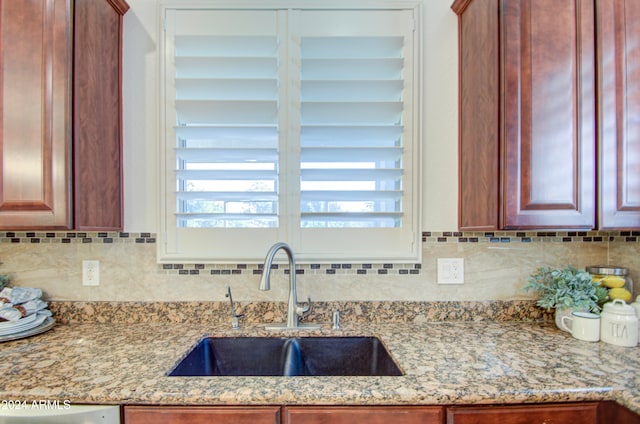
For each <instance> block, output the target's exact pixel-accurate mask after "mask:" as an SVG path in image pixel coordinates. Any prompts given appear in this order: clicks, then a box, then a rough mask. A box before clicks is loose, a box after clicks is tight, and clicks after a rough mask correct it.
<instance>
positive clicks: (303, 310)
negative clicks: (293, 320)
mask: <svg viewBox="0 0 640 424" xmlns="http://www.w3.org/2000/svg"><path fill="white" fill-rule="evenodd" d="M310 309H311V298H310V297H307V304H306V305H305V306H300V305H297V306H296V314H298V316H300V317H301V316H302V315H304V314H306V313H307V312H309V310H310Z"/></svg>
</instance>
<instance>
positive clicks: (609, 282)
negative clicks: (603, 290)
mask: <svg viewBox="0 0 640 424" xmlns="http://www.w3.org/2000/svg"><path fill="white" fill-rule="evenodd" d="M624 282H625V281H624V278H622V277H618V276H617V275H607V276H606V277H604V278H603V279H602V280H601V282H600V284H601V285H604V286H605V287H609V288H610V289H617V288H620V287H622V286H624Z"/></svg>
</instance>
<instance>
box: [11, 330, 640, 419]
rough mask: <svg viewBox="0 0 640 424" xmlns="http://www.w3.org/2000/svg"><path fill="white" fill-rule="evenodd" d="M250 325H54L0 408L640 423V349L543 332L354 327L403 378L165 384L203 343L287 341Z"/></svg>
mask: <svg viewBox="0 0 640 424" xmlns="http://www.w3.org/2000/svg"><path fill="white" fill-rule="evenodd" d="M290 334H292V333H289V332H285V333H277V332H270V331H267V330H264V329H263V327H262V326H260V325H251V326H246V327H244V328H241V329H240V330H232V329H230V328H229V325H228V323H224V324H210V325H206V324H192V323H189V324H180V323H139V324H121V323H120V324H118V323H114V324H101V323H74V324H57V325H56V326H55V327H54V328H53V329H52V330H50V331H48V332H47V333H44V334H40V335H37V336H33V337H29V338H26V339H22V340H16V341H10V342H4V343H0V355H2V357H3V361H1V362H0V373H1V375H3V378H2V379H1V380H0V381H1V382H0V399H4V400H14V401H16V400H22V401H33V400H42V399H50V400H53V399H58V400H68V401H70V402H72V403H76V404H80V403H91V404H153V405H366V406H372V405H454V404H509V403H549V402H571V401H589V400H594V401H595V400H614V401H616V402H618V403H619V404H621V405H623V406H625V407H627V408H629V409H630V410H632V411H634V412H636V413H638V414H640V372H639V371H640V348H622V347H617V346H612V345H608V344H605V343H588V342H582V341H579V340H576V339H573V338H572V337H571V336H570V335H569V334H568V333H564V332H562V331H560V330H558V329H557V328H556V327H555V326H554V325H553V324H551V323H548V322H484V321H483V322H427V323H419V324H408V323H390V324H361V323H358V324H350V325H345V326H344V327H343V329H341V330H331V329H330V328H329V326H325V327H324V329H322V330H319V331H312V332H308V333H307V332H304V333H302V332H295V333H293V334H295V335H309V336H320V335H339V336H350V335H373V336H377V337H379V338H380V340H381V341H382V342H383V343H384V344H385V346H386V347H387V349H388V350H389V352H390V353H391V355H392V356H393V357H394V359H395V360H396V362H397V364H398V365H399V366H400V368H401V369H402V370H403V371H404V373H405V375H403V376H400V377H168V376H167V372H168V371H169V370H170V369H172V368H173V366H174V365H175V364H176V363H177V362H178V361H179V359H180V358H181V357H182V356H184V354H185V353H186V352H187V351H188V350H189V349H190V348H191V347H192V346H193V345H195V343H197V342H198V341H199V340H200V339H201V338H202V337H204V336H207V335H210V336H265V335H290Z"/></svg>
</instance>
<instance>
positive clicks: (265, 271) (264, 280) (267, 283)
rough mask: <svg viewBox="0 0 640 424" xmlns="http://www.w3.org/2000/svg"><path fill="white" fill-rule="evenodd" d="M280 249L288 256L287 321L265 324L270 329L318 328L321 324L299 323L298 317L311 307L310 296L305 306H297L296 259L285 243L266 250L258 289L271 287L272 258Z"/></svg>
mask: <svg viewBox="0 0 640 424" xmlns="http://www.w3.org/2000/svg"><path fill="white" fill-rule="evenodd" d="M280 249H282V250H284V251H285V253H286V254H287V257H288V258H289V301H288V305H287V322H286V323H283V324H269V325H267V326H266V328H267V329H270V330H282V329H287V330H288V329H294V330H295V329H306V330H310V329H318V328H320V327H321V326H320V325H319V324H300V323H299V322H298V317H299V316H302V315H303V314H304V313H305V312H307V311H309V308H310V307H311V298H308V299H307V305H306V306H298V296H297V292H296V259H295V256H294V254H293V251H292V250H291V247H289V245H288V244H286V243H276V244H274V245H273V246H271V248H270V249H269V251H268V252H267V256H266V257H265V258H264V266H263V267H262V277H261V278H260V290H270V289H271V265H272V264H273V259H274V257H275V255H276V253H278V251H279V250H280Z"/></svg>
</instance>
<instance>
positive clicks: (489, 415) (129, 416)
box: [123, 401, 640, 424]
mask: <svg viewBox="0 0 640 424" xmlns="http://www.w3.org/2000/svg"><path fill="white" fill-rule="evenodd" d="M123 417H124V424H151V423H153V424H181V423H191V424H199V423H202V424H204V423H211V424H215V423H229V424H245V423H246V424H249V423H252V424H280V423H282V424H358V423H365V424H387V423H397V424H442V423H443V422H446V424H484V423H487V424H494V423H501V424H539V423H543V422H545V423H546V422H548V423H554V424H574V423H580V424H610V423H616V424H640V415H637V414H635V413H633V412H631V411H630V410H628V409H627V408H625V407H623V406H621V405H619V404H617V403H615V402H613V401H601V402H573V403H550V404H529V405H481V406H473V405H464V406H437V405H435V406H418V405H404V406H328V405H327V406H312V405H309V406H283V407H280V406H135V405H126V406H124V413H123Z"/></svg>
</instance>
